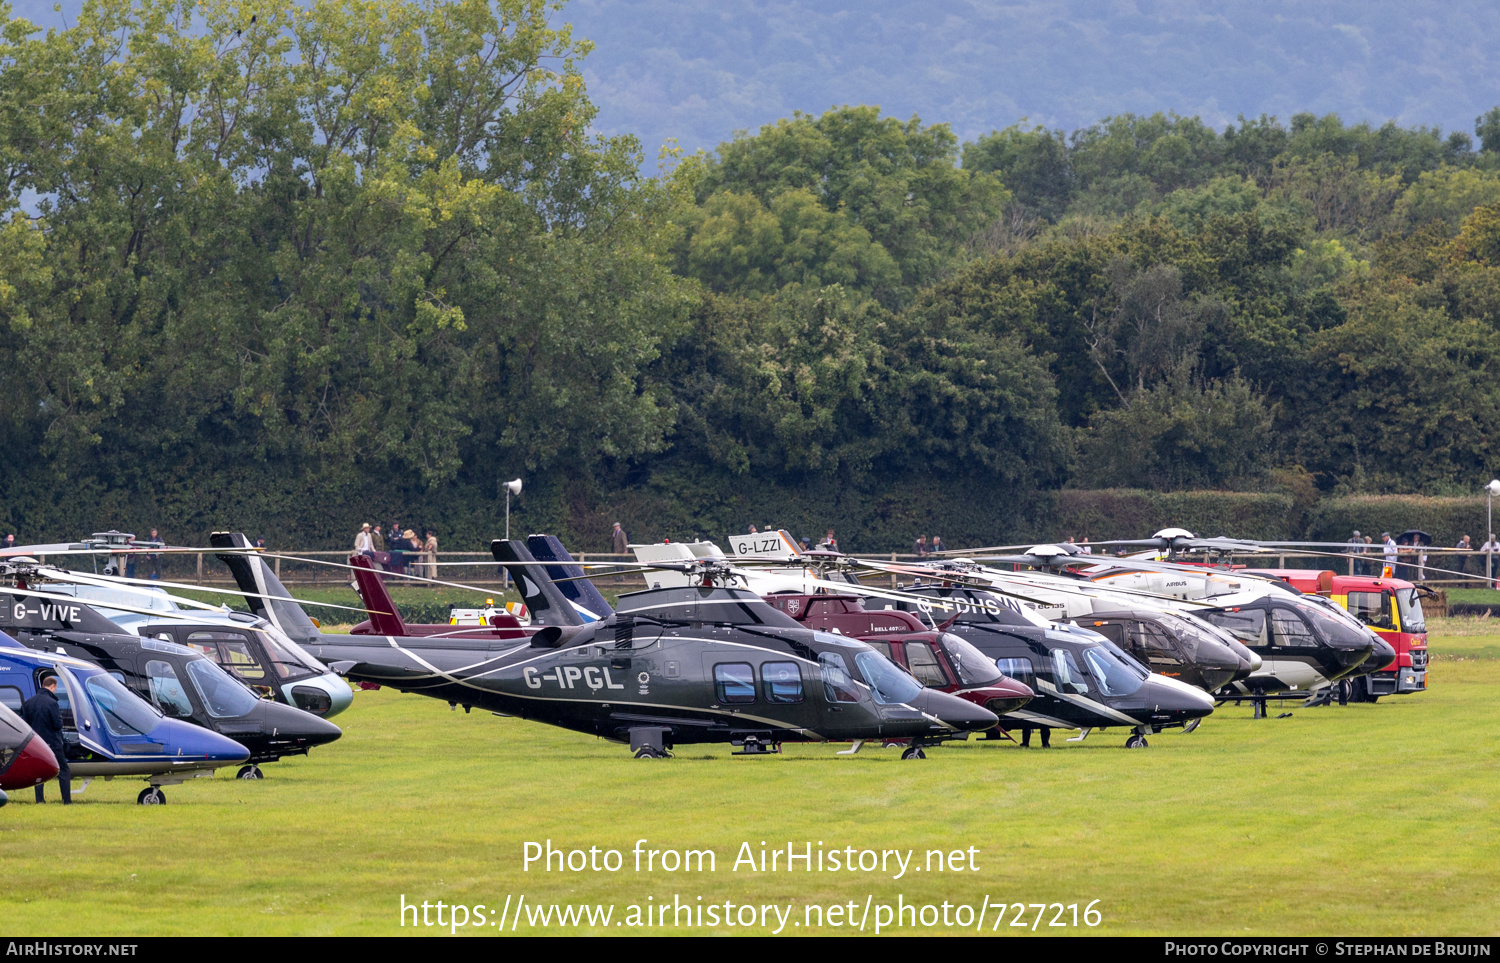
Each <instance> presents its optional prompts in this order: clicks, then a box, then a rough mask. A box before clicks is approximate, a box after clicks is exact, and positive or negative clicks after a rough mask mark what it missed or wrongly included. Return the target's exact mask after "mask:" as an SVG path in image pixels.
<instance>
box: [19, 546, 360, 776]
mask: <svg viewBox="0 0 1500 963" xmlns="http://www.w3.org/2000/svg"><path fill="white" fill-rule="evenodd" d="M0 568H4V569H6V570H8V571H7V574H9V575H10V576H11V578H12V579H13V580H14V581H15V582H16V587H15V588H0V631H4V632H6V633H8V634H9V635H10V636H11V637H12V638H14V639H15V640H16V641H17V642H19V643H21V644H22V645H24V646H26V647H28V648H31V649H36V650H39V651H43V652H53V653H59V654H65V655H70V656H73V657H74V658H78V659H82V660H84V661H86V662H91V663H93V664H94V665H97V666H99V667H100V668H102V669H104V670H105V671H106V672H107V673H108V674H109V675H111V676H113V677H114V678H115V679H116V681H118V682H121V683H123V684H124V685H125V686H126V687H128V688H129V689H131V690H132V691H134V692H135V693H136V694H137V695H139V696H140V697H141V698H143V699H145V700H147V701H149V702H151V703H153V704H154V705H155V706H156V707H157V708H159V709H160V710H161V712H162V713H163V714H164V715H166V716H167V717H169V718H173V719H185V720H188V721H191V722H195V723H197V724H198V725H200V726H202V727H204V728H206V729H210V730H213V731H215V732H219V733H222V734H224V735H226V736H228V737H230V738H231V739H233V740H235V741H236V742H238V743H240V744H241V745H243V746H244V747H245V748H246V749H248V750H249V751H250V758H249V759H248V760H247V761H246V764H245V765H244V766H243V767H242V768H241V769H240V770H239V774H238V775H239V778H241V779H259V778H261V775H262V774H261V771H260V767H259V765H258V764H259V763H264V762H274V761H275V760H277V759H280V758H282V757H284V756H291V755H306V754H307V752H308V750H309V749H311V748H313V747H314V746H320V745H323V744H325V743H329V742H332V741H334V740H335V739H337V738H339V736H341V735H343V732H342V730H340V729H339V727H338V726H336V725H334V724H333V723H331V722H327V721H325V720H323V719H320V718H318V717H317V716H315V715H313V714H311V713H308V712H304V711H303V710H301V709H297V708H294V707H292V706H289V705H282V704H280V703H276V702H271V701H269V700H266V699H262V698H260V697H259V696H258V695H257V694H256V693H255V692H253V691H252V690H251V689H250V688H248V687H247V686H246V685H244V683H242V682H240V681H239V680H237V679H235V678H234V677H232V676H231V675H229V674H228V673H227V672H225V671H224V670H223V669H222V668H220V666H219V664H218V663H217V662H216V661H214V660H212V659H209V658H207V657H205V656H204V655H203V653H202V652H200V651H197V650H195V649H190V648H188V647H187V646H183V645H178V644H177V643H175V642H170V641H166V640H163V639H156V638H150V637H146V638H142V637H139V636H135V635H129V634H126V633H125V632H123V631H122V630H121V629H120V627H119V626H118V625H116V624H115V623H114V622H111V621H110V620H109V619H107V618H105V617H104V616H103V615H101V614H99V613H98V612H97V611H95V610H94V609H93V608H92V607H91V606H89V605H87V604H84V603H83V602H82V601H81V600H79V599H77V598H70V597H68V596H65V595H53V594H50V593H44V592H37V591H35V590H34V588H32V587H28V586H33V587H34V586H35V585H36V584H37V582H38V581H40V580H41V579H43V578H45V570H44V569H41V568H39V567H35V566H31V565H29V564H28V563H25V562H15V561H12V562H7V563H0ZM123 604H124V603H119V602H115V603H112V605H123Z"/></svg>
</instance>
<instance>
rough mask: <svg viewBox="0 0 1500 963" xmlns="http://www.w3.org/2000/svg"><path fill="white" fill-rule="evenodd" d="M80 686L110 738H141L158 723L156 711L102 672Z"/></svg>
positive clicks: (158, 717) (159, 719)
mask: <svg viewBox="0 0 1500 963" xmlns="http://www.w3.org/2000/svg"><path fill="white" fill-rule="evenodd" d="M84 685H86V686H87V687H88V690H89V697H90V698H91V699H93V700H94V705H95V706H97V707H98V709H99V715H100V716H101V717H102V718H103V720H104V728H106V729H108V730H109V732H110V734H111V735H115V736H144V735H146V734H147V733H149V732H151V730H153V729H155V728H156V725H157V723H159V722H160V721H161V716H159V715H158V714H157V713H156V710H154V709H152V708H151V707H150V706H149V705H147V704H146V703H144V702H142V701H141V700H140V699H138V698H136V696H135V695H133V694H132V693H131V692H130V691H129V690H128V689H126V688H125V687H124V686H123V685H121V684H120V683H118V682H116V681H115V680H114V679H112V678H111V677H110V676H109V675H107V674H105V673H103V672H100V673H98V674H95V675H90V676H89V677H88V679H87V680H86V681H85V682H84Z"/></svg>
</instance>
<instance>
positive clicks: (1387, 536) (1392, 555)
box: [1380, 532, 1400, 578]
mask: <svg viewBox="0 0 1500 963" xmlns="http://www.w3.org/2000/svg"><path fill="white" fill-rule="evenodd" d="M1380 538H1381V543H1382V546H1381V554H1382V555H1383V556H1384V558H1385V564H1386V565H1388V566H1390V569H1391V575H1393V576H1395V577H1396V578H1400V573H1399V572H1397V571H1396V555H1397V550H1396V540H1395V539H1394V538H1391V533H1390V532H1381V533H1380ZM1382 574H1384V573H1382Z"/></svg>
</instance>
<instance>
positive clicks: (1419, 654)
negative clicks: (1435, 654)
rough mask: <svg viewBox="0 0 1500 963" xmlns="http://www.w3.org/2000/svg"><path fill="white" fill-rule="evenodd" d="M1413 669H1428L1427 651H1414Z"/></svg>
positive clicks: (1412, 654)
mask: <svg viewBox="0 0 1500 963" xmlns="http://www.w3.org/2000/svg"><path fill="white" fill-rule="evenodd" d="M1411 667H1412V668H1413V669H1425V668H1427V650H1426V649H1414V650H1412V653H1411Z"/></svg>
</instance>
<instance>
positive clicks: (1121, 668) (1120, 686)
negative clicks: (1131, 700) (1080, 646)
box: [1083, 645, 1144, 696]
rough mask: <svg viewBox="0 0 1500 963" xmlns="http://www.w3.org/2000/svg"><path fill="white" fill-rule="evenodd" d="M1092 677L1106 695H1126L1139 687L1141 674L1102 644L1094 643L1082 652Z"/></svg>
mask: <svg viewBox="0 0 1500 963" xmlns="http://www.w3.org/2000/svg"><path fill="white" fill-rule="evenodd" d="M1083 660H1084V661H1085V662H1087V663H1088V664H1089V669H1090V670H1092V671H1093V673H1094V678H1095V679H1097V680H1098V682H1099V691H1100V692H1101V693H1103V694H1104V695H1107V696H1128V695H1130V694H1131V693H1132V692H1134V691H1135V690H1137V689H1139V688H1140V687H1141V683H1142V681H1144V680H1143V679H1142V678H1141V676H1140V675H1139V674H1138V673H1136V672H1135V671H1134V670H1133V669H1132V667H1131V666H1129V665H1126V664H1125V663H1124V662H1123V661H1121V660H1120V659H1117V658H1115V655H1114V653H1112V652H1110V651H1109V650H1108V649H1106V648H1105V647H1104V646H1102V645H1096V646H1094V647H1093V648H1090V649H1088V650H1086V651H1085V652H1084V653H1083Z"/></svg>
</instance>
